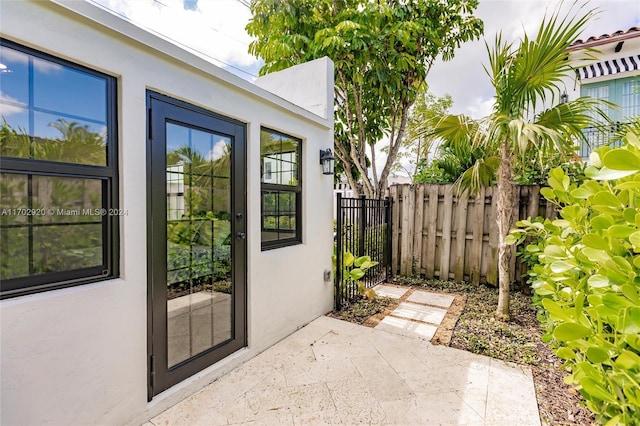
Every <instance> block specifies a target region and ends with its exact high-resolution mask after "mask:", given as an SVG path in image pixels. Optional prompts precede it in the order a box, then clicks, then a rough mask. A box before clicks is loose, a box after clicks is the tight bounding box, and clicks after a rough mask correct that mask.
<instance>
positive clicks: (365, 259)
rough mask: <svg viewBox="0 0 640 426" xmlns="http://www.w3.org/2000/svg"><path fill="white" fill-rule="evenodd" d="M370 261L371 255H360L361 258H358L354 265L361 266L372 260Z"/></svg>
mask: <svg viewBox="0 0 640 426" xmlns="http://www.w3.org/2000/svg"><path fill="white" fill-rule="evenodd" d="M370 261H371V257H370V256H360V257H359V258H357V259H356V261H355V262H354V265H355V266H357V267H358V268H359V267H361V266H362V264H364V263H365V262H370Z"/></svg>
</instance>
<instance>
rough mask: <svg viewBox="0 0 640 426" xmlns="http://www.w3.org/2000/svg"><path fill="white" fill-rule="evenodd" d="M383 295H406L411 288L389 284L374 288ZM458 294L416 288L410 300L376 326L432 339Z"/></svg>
mask: <svg viewBox="0 0 640 426" xmlns="http://www.w3.org/2000/svg"><path fill="white" fill-rule="evenodd" d="M374 290H375V292H376V294H378V295H379V296H385V297H391V298H393V299H400V298H402V297H403V296H404V295H405V294H406V293H407V292H408V291H409V289H408V288H406V287H397V286H393V285H388V284H380V285H378V286H376V287H375V288H374ZM453 299H454V296H451V295H448V294H439V293H432V292H429V291H425V290H414V291H413V293H411V294H410V295H409V297H408V298H407V299H406V301H404V302H402V303H400V305H398V307H397V308H396V309H395V310H394V311H393V312H391V314H390V315H389V316H386V317H384V318H383V319H382V321H380V323H379V324H378V325H376V327H375V328H377V329H378V330H384V331H388V332H391V333H395V334H400V335H403V336H407V337H417V338H420V339H424V340H428V341H430V340H431V338H432V337H433V335H434V334H435V332H436V330H437V329H438V326H439V325H440V323H441V322H442V320H443V319H444V316H445V315H446V314H447V309H448V308H449V306H451V303H453Z"/></svg>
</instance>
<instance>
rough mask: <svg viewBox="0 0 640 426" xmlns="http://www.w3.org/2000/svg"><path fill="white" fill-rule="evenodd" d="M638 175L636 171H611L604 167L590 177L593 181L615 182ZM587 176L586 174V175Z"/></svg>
mask: <svg viewBox="0 0 640 426" xmlns="http://www.w3.org/2000/svg"><path fill="white" fill-rule="evenodd" d="M634 173H636V171H635V170H611V169H609V168H608V167H603V168H602V169H600V170H598V171H597V172H596V173H595V174H593V175H591V176H589V175H587V176H588V177H590V178H591V179H595V180H613V179H621V178H623V177H627V176H630V175H632V174H634ZM585 174H586V173H585Z"/></svg>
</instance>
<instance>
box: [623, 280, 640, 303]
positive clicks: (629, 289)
mask: <svg viewBox="0 0 640 426" xmlns="http://www.w3.org/2000/svg"><path fill="white" fill-rule="evenodd" d="M620 290H621V291H622V294H624V295H625V296H627V298H628V299H629V300H631V301H632V302H633V303H635V304H636V305H637V306H640V296H638V289H637V287H636V286H634V285H631V284H624V285H623V286H621V287H620Z"/></svg>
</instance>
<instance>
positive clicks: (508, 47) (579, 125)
mask: <svg viewBox="0 0 640 426" xmlns="http://www.w3.org/2000/svg"><path fill="white" fill-rule="evenodd" d="M580 13H581V8H580V9H578V11H574V9H572V10H571V11H570V14H569V15H567V16H566V17H563V18H561V17H559V16H558V14H559V11H556V12H554V13H553V14H552V15H551V16H550V17H548V18H547V17H546V16H545V18H544V19H543V21H542V23H541V24H540V27H539V29H538V34H537V36H536V38H534V39H531V38H529V37H528V36H527V35H525V36H524V37H523V38H522V39H521V40H520V43H519V44H518V45H514V44H513V43H508V42H505V41H504V40H503V39H502V35H501V34H498V35H497V36H496V38H495V42H494V44H493V45H492V46H491V47H490V46H489V45H488V44H487V51H488V54H489V67H488V68H487V74H488V75H489V77H490V79H491V84H492V85H493V87H494V89H495V93H496V94H495V103H494V107H493V112H492V113H491V114H490V115H489V116H487V117H485V118H484V119H481V120H472V119H470V118H467V117H464V116H461V115H458V116H453V115H449V116H445V117H443V118H442V119H441V121H440V123H439V124H438V126H437V128H436V134H437V135H438V136H439V137H441V138H442V139H444V140H446V141H448V142H449V143H451V144H452V145H457V144H471V145H473V146H483V147H484V149H485V152H486V153H487V155H488V156H487V157H485V158H483V159H482V160H480V161H477V162H476V163H475V164H474V165H473V167H471V168H470V169H469V170H467V171H466V172H465V173H464V174H463V175H462V176H461V178H460V179H459V188H460V189H464V188H466V189H469V190H471V191H472V192H474V191H477V189H478V188H479V187H480V186H482V185H487V184H489V183H490V181H491V178H492V177H493V176H494V174H493V170H495V169H497V172H496V174H495V176H496V182H497V186H496V190H495V192H494V197H495V198H496V200H495V203H496V211H497V224H498V281H499V298H498V307H497V310H496V315H497V316H498V317H502V318H507V317H508V316H509V285H510V280H509V261H510V258H511V256H512V251H511V248H510V247H508V245H507V244H506V237H507V235H508V233H509V229H510V228H511V226H512V224H513V220H514V211H515V210H516V207H517V206H515V205H514V200H516V199H517V198H516V197H515V185H514V182H513V167H512V166H513V164H514V162H515V161H516V159H518V158H520V159H522V160H525V159H527V158H532V157H531V156H532V153H533V152H535V151H547V152H549V151H553V150H556V151H558V152H560V153H564V154H566V155H567V156H568V157H569V156H572V155H573V152H574V149H575V148H574V147H575V145H576V139H578V138H580V139H582V138H584V136H583V134H582V129H584V128H585V127H587V126H588V125H589V124H592V118H591V117H592V116H593V111H594V110H597V103H596V101H594V100H591V99H589V98H578V99H576V100H573V101H571V102H566V103H557V104H555V105H554V106H550V107H549V106H548V105H549V104H550V105H553V104H554V103H555V102H557V100H558V99H559V98H560V96H559V95H560V93H561V91H562V84H563V83H562V82H563V79H564V78H570V77H571V76H572V75H573V68H572V64H571V63H570V62H569V61H567V50H566V49H567V48H568V47H569V45H570V44H571V43H572V42H573V41H574V40H575V39H576V38H577V36H578V35H579V34H580V32H581V31H582V30H583V29H584V28H585V26H586V24H587V22H588V21H589V19H590V18H591V17H592V16H593V14H594V11H588V12H586V13H584V14H580ZM589 57H590V58H591V56H589ZM583 59H584V58H583ZM579 60H580V58H576V59H575V61H579ZM540 109H542V111H541V112H540V113H537V114H536V111H539V110H540Z"/></svg>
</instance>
